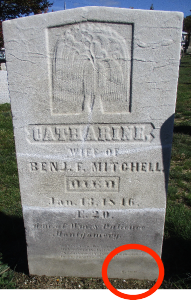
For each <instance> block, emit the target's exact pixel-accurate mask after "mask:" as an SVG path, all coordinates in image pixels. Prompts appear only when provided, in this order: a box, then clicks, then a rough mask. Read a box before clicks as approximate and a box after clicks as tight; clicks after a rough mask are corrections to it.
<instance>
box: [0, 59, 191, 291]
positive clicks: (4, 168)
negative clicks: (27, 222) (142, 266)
mask: <svg viewBox="0 0 191 300" xmlns="http://www.w3.org/2000/svg"><path fill="white" fill-rule="evenodd" d="M190 117H191V57H190V56H185V57H184V58H183V59H182V61H181V65H180V77H179V85H178V96H177V107H176V114H175V124H174V135H173V147H172V158H171V167H170V177H169V184H168V197H167V210H166V222H165V235H164V244H163V255H162V260H163V263H164V267H165V279H164V281H163V284H162V286H161V288H163V289H169V288H171V289H172V288H175V289H176V288H177V289H190V288H191V255H190V253H191V118H190ZM111 282H112V284H113V285H114V286H115V287H116V288H150V287H151V286H152V285H153V282H149V281H138V280H126V281H124V280H111ZM0 288H3V289H4V288H6V289H8V288H11V289H12V288H99V289H100V288H104V285H103V281H102V280H101V279H94V278H64V277H63V278H60V277H59V278H57V277H46V276H29V275H28V269H27V255H26V242H25V235H24V226H23V220H22V208H21V203H20V193H19V183H18V173H17V164H16V157H15V146H14V137H13V128H12V117H11V112H10V105H9V104H2V105H0Z"/></svg>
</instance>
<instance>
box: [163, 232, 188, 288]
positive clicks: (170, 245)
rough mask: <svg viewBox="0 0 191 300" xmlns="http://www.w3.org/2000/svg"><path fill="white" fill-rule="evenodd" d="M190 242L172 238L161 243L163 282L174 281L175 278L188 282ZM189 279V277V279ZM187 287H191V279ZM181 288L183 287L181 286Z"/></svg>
mask: <svg viewBox="0 0 191 300" xmlns="http://www.w3.org/2000/svg"><path fill="white" fill-rule="evenodd" d="M190 253H191V240H183V239H181V238H177V237H172V238H169V239H165V240H164V242H163V252H162V261H163V264H164V268H165V277H164V279H165V280H170V281H172V282H173V281H176V279H177V278H179V279H182V280H183V281H188V280H187V277H188V274H189V275H191V255H190ZM190 278H191V277H190ZM189 281H190V282H189V283H188V282H187V284H189V286H191V279H190V280H189ZM182 288H183V286H182Z"/></svg>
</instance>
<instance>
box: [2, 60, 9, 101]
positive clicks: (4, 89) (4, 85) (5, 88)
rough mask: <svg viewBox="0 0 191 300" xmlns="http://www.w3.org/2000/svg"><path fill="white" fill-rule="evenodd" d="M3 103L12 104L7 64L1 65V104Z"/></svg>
mask: <svg viewBox="0 0 191 300" xmlns="http://www.w3.org/2000/svg"><path fill="white" fill-rule="evenodd" d="M3 103H10V98H9V90H8V82H7V71H6V66H5V63H1V70H0V104H3Z"/></svg>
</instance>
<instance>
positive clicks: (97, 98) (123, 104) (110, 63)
mask: <svg viewBox="0 0 191 300" xmlns="http://www.w3.org/2000/svg"><path fill="white" fill-rule="evenodd" d="M52 66H53V70H52V74H53V77H52V85H53V112H55V113H59V112H62V113H66V114H68V113H69V114H70V113H90V112H91V111H93V110H100V111H101V112H102V113H109V112H110V113H113V112H115V111H119V112H123V111H124V109H125V110H128V105H129V102H128V101H129V97H128V93H129V87H128V81H129V78H128V77H129V72H128V69H130V60H129V59H128V55H127V47H126V43H125V40H124V38H123V37H122V36H120V35H119V33H118V32H116V31H115V30H114V29H113V28H112V27H111V26H107V25H103V24H100V23H97V24H96V23H87V22H86V23H81V24H76V25H72V26H71V27H70V29H67V30H66V31H65V32H64V33H63V36H62V37H61V38H58V40H57V43H56V46H55V50H54V58H53V65H52Z"/></svg>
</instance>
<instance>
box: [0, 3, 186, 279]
mask: <svg viewBox="0 0 191 300" xmlns="http://www.w3.org/2000/svg"><path fill="white" fill-rule="evenodd" d="M182 20H183V14H182V13H178V12H164V11H163V12H162V11H143V10H130V9H120V8H106V7H84V8H76V9H73V10H66V11H59V12H54V13H48V14H42V15H36V16H30V17H26V18H20V19H15V20H11V21H5V22H3V32H4V37H5V47H6V59H7V70H8V80H9V90H10V96H11V107H12V113H13V125H14V135H15V142H16V152H17V162H18V170H19V180H20V191H21V198H22V207H23V216H24V224H25V229H26V239H27V247H28V263H29V272H30V274H38V275H57V276H80V277H83V276H85V277H86V276H89V277H101V268H102V264H103V261H104V259H105V257H106V256H107V254H109V252H110V251H111V250H113V249H114V248H116V247H118V246H121V245H124V244H130V243H137V244H143V245H146V246H148V247H150V248H151V249H153V250H154V251H156V253H157V254H158V255H159V256H161V251H162V241H163V231H164V221H165V207H166V192H167V184H168V173H169V166H170V154H171V144H172V132H173V121H174V112H175V102H176V92H177V81H178V69H179V57H180V42H181V33H182ZM108 275H109V277H110V278H112V277H113V278H115V277H118V278H136V279H149V280H152V279H157V277H158V267H157V264H156V262H155V261H154V260H153V258H152V257H150V256H149V255H147V254H146V253H144V252H141V251H138V250H137V251H136V250H131V251H125V252H124V253H121V254H119V255H117V256H116V257H115V258H114V259H113V260H112V262H111V263H110V265H109V268H108Z"/></svg>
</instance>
